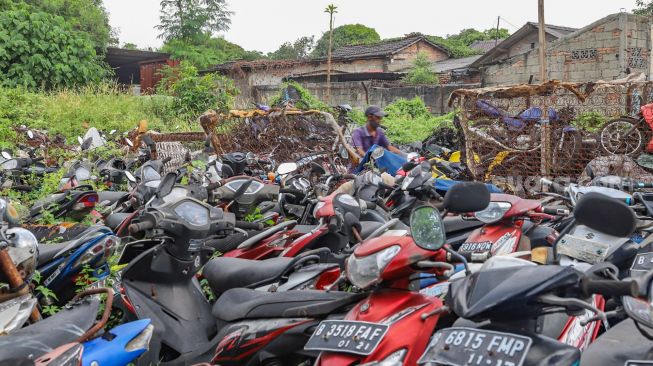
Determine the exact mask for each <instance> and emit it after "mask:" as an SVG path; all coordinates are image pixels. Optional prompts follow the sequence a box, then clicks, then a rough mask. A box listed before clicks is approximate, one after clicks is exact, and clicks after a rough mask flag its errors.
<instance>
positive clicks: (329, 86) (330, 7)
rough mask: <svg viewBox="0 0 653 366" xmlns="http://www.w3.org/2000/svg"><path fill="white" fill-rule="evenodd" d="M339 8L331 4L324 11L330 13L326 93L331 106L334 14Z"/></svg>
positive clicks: (327, 101)
mask: <svg viewBox="0 0 653 366" xmlns="http://www.w3.org/2000/svg"><path fill="white" fill-rule="evenodd" d="M337 9H338V7H337V6H335V5H334V4H330V5H328V6H327V7H326V9H325V10H324V12H325V13H329V49H328V51H327V91H326V103H327V104H329V102H330V100H331V52H332V50H331V49H332V48H333V14H335V13H337V12H338V10H337Z"/></svg>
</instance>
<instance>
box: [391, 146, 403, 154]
mask: <svg viewBox="0 0 653 366" xmlns="http://www.w3.org/2000/svg"><path fill="white" fill-rule="evenodd" d="M388 150H390V151H391V152H393V153H395V154H403V153H402V152H401V150H399V149H397V148H396V147H394V146H392V145H389V146H388Z"/></svg>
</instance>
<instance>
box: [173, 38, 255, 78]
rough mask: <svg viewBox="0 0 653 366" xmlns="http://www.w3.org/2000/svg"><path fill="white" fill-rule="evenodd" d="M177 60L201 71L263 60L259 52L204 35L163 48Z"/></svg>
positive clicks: (174, 41)
mask: <svg viewBox="0 0 653 366" xmlns="http://www.w3.org/2000/svg"><path fill="white" fill-rule="evenodd" d="M161 51H162V52H166V53H169V54H170V56H171V57H172V58H173V59H175V60H182V61H186V62H188V63H190V64H191V65H193V66H195V67H197V68H198V69H200V70H203V69H206V68H209V67H210V66H214V65H217V64H221V63H223V62H226V61H231V60H254V59H259V58H263V54H262V53H260V52H257V51H246V50H245V49H244V48H242V47H241V46H239V45H237V44H234V43H231V42H229V41H227V40H226V39H224V38H221V37H212V36H210V35H203V36H198V37H195V38H194V39H192V40H187V39H171V40H169V41H166V43H164V45H163V47H161Z"/></svg>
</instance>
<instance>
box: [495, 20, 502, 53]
mask: <svg viewBox="0 0 653 366" xmlns="http://www.w3.org/2000/svg"><path fill="white" fill-rule="evenodd" d="M499 22H501V15H499V16H498V17H497V33H496V34H495V35H494V47H496V46H497V45H498V44H499Z"/></svg>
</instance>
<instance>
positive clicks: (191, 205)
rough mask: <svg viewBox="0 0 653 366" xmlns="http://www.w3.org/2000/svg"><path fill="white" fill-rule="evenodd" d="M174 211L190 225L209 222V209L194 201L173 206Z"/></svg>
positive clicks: (202, 224)
mask: <svg viewBox="0 0 653 366" xmlns="http://www.w3.org/2000/svg"><path fill="white" fill-rule="evenodd" d="M175 213H176V214H177V215H179V217H181V218H182V219H184V220H186V222H188V223H189V224H191V225H195V226H204V225H206V224H208V223H209V210H208V209H207V208H206V207H203V206H202V205H199V204H197V203H195V202H184V203H182V204H180V205H179V206H177V207H175Z"/></svg>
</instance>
